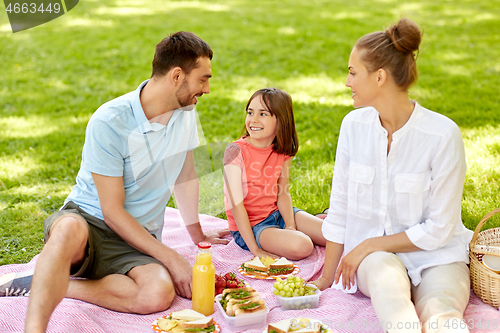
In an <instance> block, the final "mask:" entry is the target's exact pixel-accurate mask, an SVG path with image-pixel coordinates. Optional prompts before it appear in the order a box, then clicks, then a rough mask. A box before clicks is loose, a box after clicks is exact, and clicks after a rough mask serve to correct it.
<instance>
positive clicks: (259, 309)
mask: <svg viewBox="0 0 500 333" xmlns="http://www.w3.org/2000/svg"><path fill="white" fill-rule="evenodd" d="M266 310H267V307H266V305H265V304H264V300H261V302H260V305H259V306H256V307H253V308H251V309H236V310H234V315H235V316H236V317H238V316H241V315H244V314H246V313H258V312H262V311H266Z"/></svg>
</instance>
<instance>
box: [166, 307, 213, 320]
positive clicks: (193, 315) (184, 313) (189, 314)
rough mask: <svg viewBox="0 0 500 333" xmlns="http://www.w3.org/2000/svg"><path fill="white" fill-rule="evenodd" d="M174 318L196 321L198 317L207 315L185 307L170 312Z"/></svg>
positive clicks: (201, 317)
mask: <svg viewBox="0 0 500 333" xmlns="http://www.w3.org/2000/svg"><path fill="white" fill-rule="evenodd" d="M170 316H171V317H172V319H174V320H184V321H194V320H198V319H203V318H206V317H205V315H203V314H201V313H199V312H196V311H194V310H191V309H183V310H180V311H174V312H172V313H171V314H170Z"/></svg>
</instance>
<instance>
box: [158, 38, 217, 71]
mask: <svg viewBox="0 0 500 333" xmlns="http://www.w3.org/2000/svg"><path fill="white" fill-rule="evenodd" d="M212 56H213V52H212V49H211V48H210V46H209V45H208V44H207V43H206V42H205V41H203V40H202V39H201V38H200V37H198V36H196V35H195V34H193V33H192V32H186V31H179V32H176V33H172V34H170V36H168V37H167V38H164V39H163V40H162V41H161V42H159V43H158V45H156V52H155V56H154V58H153V73H152V74H151V77H154V76H162V75H165V74H166V73H168V71H169V70H171V69H172V68H174V67H180V68H181V69H182V70H183V71H184V73H186V74H189V73H190V72H191V70H193V69H195V68H196V66H197V65H198V64H197V60H198V58H200V57H207V58H209V59H210V60H212Z"/></svg>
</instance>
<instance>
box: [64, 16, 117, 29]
mask: <svg viewBox="0 0 500 333" xmlns="http://www.w3.org/2000/svg"><path fill="white" fill-rule="evenodd" d="M66 26H67V27H111V26H113V21H112V20H99V19H95V18H92V19H90V18H75V19H71V20H67V21H66Z"/></svg>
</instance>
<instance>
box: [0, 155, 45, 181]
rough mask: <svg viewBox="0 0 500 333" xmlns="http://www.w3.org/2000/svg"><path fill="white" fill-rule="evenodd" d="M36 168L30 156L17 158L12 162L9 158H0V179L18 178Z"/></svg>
mask: <svg viewBox="0 0 500 333" xmlns="http://www.w3.org/2000/svg"><path fill="white" fill-rule="evenodd" d="M37 168H38V165H37V163H35V160H34V159H33V158H32V157H30V156H26V155H23V156H19V157H18V158H17V159H15V160H13V159H12V157H11V156H8V157H4V156H1V157H0V178H3V177H4V176H5V177H6V178H10V179H13V178H19V177H22V176H24V175H25V174H27V173H29V172H30V171H33V170H35V169H37Z"/></svg>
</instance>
